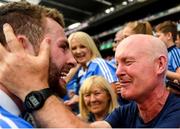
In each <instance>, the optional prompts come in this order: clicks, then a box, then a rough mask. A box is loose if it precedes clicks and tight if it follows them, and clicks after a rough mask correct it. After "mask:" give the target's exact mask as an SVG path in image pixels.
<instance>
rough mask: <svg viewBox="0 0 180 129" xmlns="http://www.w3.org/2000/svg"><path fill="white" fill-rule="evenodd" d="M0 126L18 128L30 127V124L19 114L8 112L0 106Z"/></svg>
mask: <svg viewBox="0 0 180 129" xmlns="http://www.w3.org/2000/svg"><path fill="white" fill-rule="evenodd" d="M0 128H13V129H18V128H32V126H31V125H30V124H29V123H28V122H26V121H25V120H23V119H22V118H20V117H19V116H16V115H13V114H11V113H9V112H8V111H6V110H5V109H3V108H2V107H1V106H0Z"/></svg>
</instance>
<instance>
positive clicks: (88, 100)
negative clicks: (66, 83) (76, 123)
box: [79, 76, 118, 122]
mask: <svg viewBox="0 0 180 129" xmlns="http://www.w3.org/2000/svg"><path fill="white" fill-rule="evenodd" d="M79 96H80V102H79V108H80V114H79V116H80V118H82V119H83V120H85V121H88V122H94V121H100V120H104V118H106V116H107V115H108V114H109V113H111V112H112V111H113V110H114V109H115V108H116V107H117V106H118V104H117V98H116V94H115V93H114V91H113V89H112V88H111V86H110V84H109V83H108V81H107V80H106V79H104V78H103V77H102V76H91V77H89V78H87V79H86V80H85V81H84V82H83V84H82V86H81V88H80V90H79Z"/></svg>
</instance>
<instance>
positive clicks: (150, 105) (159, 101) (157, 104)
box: [138, 87, 169, 123]
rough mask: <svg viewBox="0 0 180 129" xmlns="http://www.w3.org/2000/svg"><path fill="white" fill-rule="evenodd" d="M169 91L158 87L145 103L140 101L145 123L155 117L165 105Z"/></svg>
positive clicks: (140, 109)
mask: <svg viewBox="0 0 180 129" xmlns="http://www.w3.org/2000/svg"><path fill="white" fill-rule="evenodd" d="M168 95H169V92H168V91H167V90H166V89H165V87H164V88H161V89H157V90H155V91H154V92H153V93H151V95H150V96H149V97H147V99H146V100H145V101H144V102H143V103H138V109H139V114H140V116H141V118H142V119H143V120H144V122H145V123H147V122H150V121H151V120H152V119H154V118H155V117H156V116H157V115H158V114H159V112H160V111H161V110H162V108H163V107H164V105H165V102H166V100H167V97H168Z"/></svg>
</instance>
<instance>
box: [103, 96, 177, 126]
mask: <svg viewBox="0 0 180 129" xmlns="http://www.w3.org/2000/svg"><path fill="white" fill-rule="evenodd" d="M105 121H107V122H108V123H109V124H110V125H111V127H112V128H180V96H178V95H175V94H173V93H172V94H170V95H169V96H168V99H167V101H166V103H165V105H164V107H163V108H162V110H161V111H160V112H159V114H158V115H157V116H156V117H155V118H154V119H152V120H151V121H150V122H148V123H144V121H143V120H142V119H141V117H140V116H139V112H138V107H137V105H136V103H135V102H131V103H129V104H126V105H124V106H121V107H118V108H116V109H115V110H114V111H113V112H112V113H111V114H110V115H109V116H108V117H107V118H106V119H105Z"/></svg>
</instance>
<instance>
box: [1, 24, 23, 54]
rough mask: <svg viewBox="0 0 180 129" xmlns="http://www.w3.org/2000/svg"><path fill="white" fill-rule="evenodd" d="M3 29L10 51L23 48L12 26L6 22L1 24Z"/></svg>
mask: <svg viewBox="0 0 180 129" xmlns="http://www.w3.org/2000/svg"><path fill="white" fill-rule="evenodd" d="M3 31H4V35H5V38H6V42H7V46H8V47H9V49H10V51H11V52H19V51H21V50H24V48H23V46H22V44H21V43H20V42H19V41H18V40H17V38H16V35H15V34H14V31H13V28H12V27H11V26H10V25H9V24H8V23H5V24H4V25H3Z"/></svg>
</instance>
